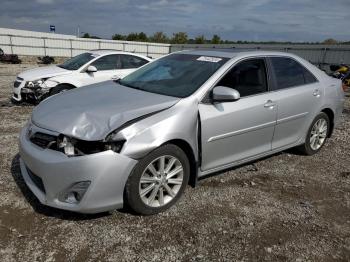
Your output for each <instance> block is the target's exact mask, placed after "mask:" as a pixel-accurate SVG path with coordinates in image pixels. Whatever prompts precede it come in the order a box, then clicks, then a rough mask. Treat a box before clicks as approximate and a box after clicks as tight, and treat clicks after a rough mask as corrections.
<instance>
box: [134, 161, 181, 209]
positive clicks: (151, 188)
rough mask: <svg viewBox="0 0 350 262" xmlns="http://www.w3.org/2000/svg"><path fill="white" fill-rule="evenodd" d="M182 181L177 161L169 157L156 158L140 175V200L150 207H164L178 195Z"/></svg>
mask: <svg viewBox="0 0 350 262" xmlns="http://www.w3.org/2000/svg"><path fill="white" fill-rule="evenodd" d="M183 180H184V168H183V166H182V164H181V162H180V160H179V159H177V158H176V157H174V156H170V155H165V156H161V157H158V158H157V159H155V160H153V161H152V162H151V163H150V164H149V165H148V166H147V167H146V168H145V170H144V171H143V173H142V175H141V178H140V182H139V194H140V197H141V200H142V201H143V203H144V204H146V205H147V206H150V207H161V206H164V205H166V204H167V203H169V202H170V201H171V200H172V199H174V198H175V197H176V195H177V194H178V193H179V191H180V189H181V186H182V183H183Z"/></svg>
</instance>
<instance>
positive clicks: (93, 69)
mask: <svg viewBox="0 0 350 262" xmlns="http://www.w3.org/2000/svg"><path fill="white" fill-rule="evenodd" d="M86 72H87V73H95V72H97V68H96V66H93V65H90V66H88V68H87V69H86Z"/></svg>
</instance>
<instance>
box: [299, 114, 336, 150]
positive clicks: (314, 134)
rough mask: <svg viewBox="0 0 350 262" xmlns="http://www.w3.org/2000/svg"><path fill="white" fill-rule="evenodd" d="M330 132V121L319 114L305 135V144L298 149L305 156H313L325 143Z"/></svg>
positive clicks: (324, 115) (325, 116) (325, 115)
mask: <svg viewBox="0 0 350 262" xmlns="http://www.w3.org/2000/svg"><path fill="white" fill-rule="evenodd" d="M329 132H330V121H329V117H328V116H327V114H326V113H323V112H321V113H319V114H318V115H317V116H316V117H315V119H314V121H312V123H311V125H310V127H309V129H308V132H307V134H306V138H305V143H304V144H303V145H301V146H300V147H299V148H298V149H299V151H301V152H302V153H303V154H305V155H309V156H311V155H314V154H316V153H317V152H318V151H320V150H321V148H322V147H323V146H324V144H325V143H326V140H327V137H328V134H329Z"/></svg>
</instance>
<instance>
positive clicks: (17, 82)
mask: <svg viewBox="0 0 350 262" xmlns="http://www.w3.org/2000/svg"><path fill="white" fill-rule="evenodd" d="M20 84H21V82H19V81H17V80H16V81H15V82H14V83H13V87H15V88H17V87H19V86H20Z"/></svg>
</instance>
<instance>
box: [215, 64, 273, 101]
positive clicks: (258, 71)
mask: <svg viewBox="0 0 350 262" xmlns="http://www.w3.org/2000/svg"><path fill="white" fill-rule="evenodd" d="M217 86H226V87H230V88H233V89H236V90H237V91H238V92H239V93H240V95H241V97H245V96H251V95H256V94H259V93H264V92H267V76H266V66H265V61H264V59H249V60H245V61H243V62H240V63H239V64H237V65H236V66H234V67H233V68H232V69H231V70H230V71H229V72H228V73H226V75H225V76H224V77H223V78H222V79H221V80H220V81H219V83H218V84H217Z"/></svg>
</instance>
